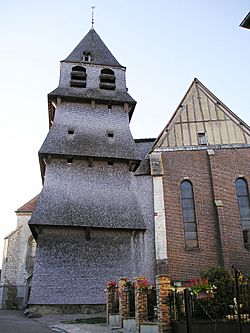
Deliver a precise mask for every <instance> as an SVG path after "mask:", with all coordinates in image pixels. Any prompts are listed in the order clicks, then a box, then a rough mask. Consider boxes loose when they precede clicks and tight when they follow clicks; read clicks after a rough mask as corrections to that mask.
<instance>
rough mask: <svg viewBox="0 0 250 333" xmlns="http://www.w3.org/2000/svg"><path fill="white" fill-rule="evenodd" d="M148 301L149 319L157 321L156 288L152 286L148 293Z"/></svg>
mask: <svg viewBox="0 0 250 333" xmlns="http://www.w3.org/2000/svg"><path fill="white" fill-rule="evenodd" d="M147 298H148V299H147V301H148V320H149V321H157V296H156V288H155V287H151V288H150V289H149V290H148V293H147Z"/></svg>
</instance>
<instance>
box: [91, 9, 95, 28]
mask: <svg viewBox="0 0 250 333" xmlns="http://www.w3.org/2000/svg"><path fill="white" fill-rule="evenodd" d="M91 9H92V29H94V23H95V21H94V10H95V6H91Z"/></svg>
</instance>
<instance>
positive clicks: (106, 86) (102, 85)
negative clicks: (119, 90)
mask: <svg viewBox="0 0 250 333" xmlns="http://www.w3.org/2000/svg"><path fill="white" fill-rule="evenodd" d="M100 88H101V89H105V90H115V82H100Z"/></svg>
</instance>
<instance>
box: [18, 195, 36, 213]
mask: <svg viewBox="0 0 250 333" xmlns="http://www.w3.org/2000/svg"><path fill="white" fill-rule="evenodd" d="M39 195H40V194H38V195H36V196H35V197H34V198H33V199H31V200H30V201H28V202H26V203H25V204H24V205H23V206H21V207H20V208H18V209H17V210H16V213H19V212H31V211H33V210H34V208H35V206H36V204H37V201H38V198H39Z"/></svg>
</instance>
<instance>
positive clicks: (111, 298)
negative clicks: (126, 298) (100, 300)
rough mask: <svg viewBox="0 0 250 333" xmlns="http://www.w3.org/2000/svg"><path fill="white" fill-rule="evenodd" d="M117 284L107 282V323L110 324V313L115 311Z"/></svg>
mask: <svg viewBox="0 0 250 333" xmlns="http://www.w3.org/2000/svg"><path fill="white" fill-rule="evenodd" d="M116 292H117V291H116V285H115V284H108V283H107V284H106V316H107V324H109V315H110V314H111V313H112V312H113V309H114V306H115V301H116Z"/></svg>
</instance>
